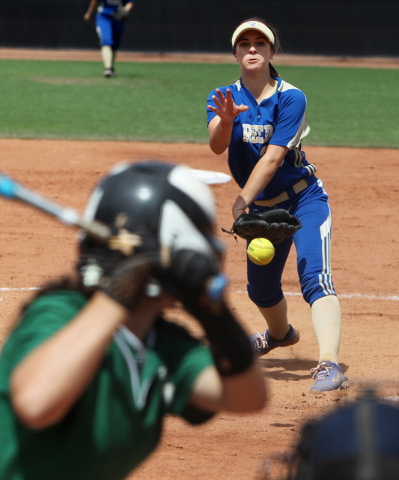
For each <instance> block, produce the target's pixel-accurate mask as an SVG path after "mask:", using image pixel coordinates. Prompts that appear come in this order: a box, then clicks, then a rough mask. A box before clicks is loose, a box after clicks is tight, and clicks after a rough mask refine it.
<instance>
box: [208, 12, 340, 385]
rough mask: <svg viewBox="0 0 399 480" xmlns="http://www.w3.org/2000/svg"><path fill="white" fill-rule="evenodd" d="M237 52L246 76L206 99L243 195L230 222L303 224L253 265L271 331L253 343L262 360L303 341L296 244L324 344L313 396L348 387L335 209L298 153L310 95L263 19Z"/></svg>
mask: <svg viewBox="0 0 399 480" xmlns="http://www.w3.org/2000/svg"><path fill="white" fill-rule="evenodd" d="M232 47H233V53H234V56H235V58H236V61H237V62H238V64H239V66H240V69H241V75H242V76H241V78H240V79H239V80H238V81H237V82H236V83H235V84H233V85H230V86H228V87H221V88H217V89H215V90H213V91H212V92H211V93H210V95H209V98H208V107H207V112H208V130H209V143H210V148H211V150H212V151H213V152H214V153H216V154H218V155H220V154H222V153H224V152H225V151H226V149H228V164H229V167H230V170H231V172H232V175H233V177H234V179H235V180H236V182H237V184H238V185H239V187H240V188H241V189H242V190H241V192H240V194H239V195H238V196H237V198H236V200H235V202H234V204H233V207H232V213H233V217H234V219H237V218H238V217H239V216H240V215H241V214H243V213H246V212H247V211H249V213H252V212H253V211H254V210H258V211H264V210H268V209H272V208H284V209H286V210H289V212H290V213H291V214H293V215H295V216H296V217H297V218H299V220H300V221H301V222H302V224H303V227H302V228H301V229H300V230H298V232H297V233H296V234H295V235H294V237H293V240H292V239H289V240H286V241H284V242H282V243H280V244H278V245H276V253H275V257H274V259H273V260H272V261H271V263H269V264H268V265H266V266H259V265H255V264H254V263H252V262H251V261H250V260H249V259H248V260H247V275H248V294H249V297H250V299H251V300H252V301H253V302H254V303H255V304H256V305H257V307H258V308H259V311H260V312H261V314H262V315H263V317H264V319H265V320H266V323H267V326H268V329H267V330H266V331H265V332H264V333H256V334H254V335H252V336H251V342H252V345H253V349H254V351H255V352H256V354H257V355H265V354H267V353H269V352H270V350H272V349H274V348H276V347H285V346H288V345H294V344H295V343H297V342H298V341H299V332H298V331H297V330H295V329H294V328H293V327H292V326H291V325H290V324H289V323H288V317H287V302H286V299H285V297H284V294H283V291H282V286H281V277H282V273H283V269H284V265H285V263H286V260H287V258H288V254H289V252H290V249H291V245H292V241H294V243H295V247H296V251H297V267H298V275H299V279H300V282H301V288H302V294H303V297H304V299H305V300H306V302H308V303H309V304H310V305H311V312H312V320H313V327H314V331H315V334H316V338H317V341H318V344H319V360H318V365H317V366H316V367H315V368H314V369H312V370H311V372H312V374H313V378H314V379H315V382H314V384H313V385H312V387H311V391H312V392H320V391H329V390H337V389H340V388H346V387H347V386H348V383H347V381H346V378H345V376H344V375H343V373H342V370H341V368H340V367H339V365H338V349H339V344H340V336H341V310H340V305H339V301H338V298H337V295H336V293H335V290H334V287H333V282H332V276H331V262H330V247H331V212H330V206H329V202H328V196H327V192H326V191H325V190H324V188H323V184H322V181H321V180H320V179H318V178H317V177H316V176H315V172H316V168H315V166H314V165H312V164H309V163H308V161H307V160H306V157H305V153H304V152H303V151H302V150H301V141H302V139H303V138H304V137H305V136H306V135H307V134H308V132H309V126H308V124H307V121H306V116H305V110H306V97H305V95H304V94H303V93H302V92H301V91H300V90H299V89H297V88H295V87H294V86H292V85H290V84H289V83H287V82H286V81H284V80H282V79H281V78H280V77H279V74H278V72H277V71H276V69H275V68H274V67H273V65H272V64H271V63H270V61H271V60H273V56H274V54H275V52H276V51H277V49H278V47H279V40H278V38H277V35H276V32H275V30H274V29H273V28H272V27H271V26H270V25H267V24H266V23H265V22H264V21H263V20H261V19H258V18H253V19H249V20H246V21H244V22H243V23H242V24H241V25H239V26H238V27H237V29H236V30H235V31H234V33H233V37H232ZM247 213H248V212H247Z"/></svg>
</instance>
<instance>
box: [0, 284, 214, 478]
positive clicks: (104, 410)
mask: <svg viewBox="0 0 399 480" xmlns="http://www.w3.org/2000/svg"><path fill="white" fill-rule="evenodd" d="M86 302H87V299H86V297H84V296H83V295H82V294H81V293H79V292H76V291H68V290H59V291H54V292H51V293H48V294H45V295H42V296H40V297H38V298H37V299H36V300H35V301H34V302H33V303H32V304H31V305H30V306H29V307H28V308H27V310H26V311H25V312H24V314H23V317H22V320H21V322H20V323H19V325H18V326H17V327H16V329H15V330H14V331H13V332H12V334H11V335H10V337H9V338H8V340H7V342H6V343H5V345H4V348H3V351H2V353H1V356H0V480H54V479H57V480H64V479H65V480H72V479H73V480H108V479H109V480H118V479H123V478H125V477H126V476H127V475H128V474H129V472H130V471H131V470H133V469H134V468H135V467H136V466H137V465H138V464H139V463H140V462H141V461H143V460H144V459H145V458H146V457H147V456H148V455H149V454H150V453H151V452H152V451H153V450H154V449H155V448H156V445H157V443H158V441H159V438H160V435H161V431H162V419H163V417H164V416H165V415H166V414H175V415H180V416H182V417H183V418H185V419H186V420H187V421H189V422H190V423H193V424H195V423H202V422H204V421H206V420H208V419H209V418H210V417H211V416H212V414H211V413H209V412H201V411H199V410H196V409H192V408H189V406H188V399H189V396H190V393H191V389H192V386H193V382H194V381H195V379H196V378H197V376H198V375H199V374H200V372H201V371H203V370H204V369H205V368H206V367H208V366H209V365H211V364H212V363H213V361H212V356H211V353H210V351H209V349H208V348H207V347H206V346H205V345H203V344H202V343H201V342H200V341H198V340H196V339H194V338H193V337H191V336H190V335H189V334H188V332H187V331H186V330H185V329H183V328H182V327H179V326H177V325H175V324H173V323H171V322H167V321H165V320H163V319H162V318H159V319H158V320H157V321H156V323H155V325H154V327H153V328H152V330H151V331H150V333H149V335H148V336H147V338H146V340H145V342H144V344H143V343H142V342H141V341H140V340H139V339H138V338H137V337H136V336H135V335H133V334H132V332H130V331H129V330H128V329H127V328H126V327H124V326H122V327H121V328H119V329H118V331H117V332H116V333H115V335H114V339H113V341H112V342H111V344H110V345H109V347H108V350H107V353H106V356H105V358H104V360H103V362H102V364H101V367H100V369H99V371H98V372H97V374H96V375H95V377H94V379H93V380H92V381H91V383H90V384H89V386H88V387H87V389H86V391H85V392H84V394H83V395H82V397H81V398H80V399H79V400H78V402H77V403H76V404H75V405H74V406H73V407H72V409H71V410H70V411H69V413H68V414H67V415H66V417H65V418H64V419H62V420H61V421H60V422H59V423H58V424H56V425H54V426H51V427H49V428H44V429H41V430H32V429H29V428H27V427H26V426H24V425H23V424H22V423H21V422H19V421H18V419H17V418H16V417H15V414H14V412H13V409H12V406H11V402H10V390H9V379H10V374H11V372H12V370H13V368H14V367H15V366H16V365H17V364H18V362H20V361H21V359H22V358H23V357H24V356H25V355H26V354H27V353H28V352H29V351H31V350H32V349H33V348H35V347H36V346H37V345H38V344H40V343H41V342H43V341H44V340H46V339H47V338H48V337H50V336H51V335H53V334H54V333H55V332H57V331H58V330H59V329H61V328H62V327H63V326H64V325H65V324H67V323H68V322H69V321H70V320H71V319H72V318H74V317H75V316H76V315H77V313H78V312H79V311H80V309H81V308H82V307H83V306H84V305H85V303H86Z"/></svg>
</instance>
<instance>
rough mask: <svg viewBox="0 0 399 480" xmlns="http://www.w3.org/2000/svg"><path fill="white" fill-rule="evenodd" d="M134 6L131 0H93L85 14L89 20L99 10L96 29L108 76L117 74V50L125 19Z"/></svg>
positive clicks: (86, 19) (85, 18) (105, 72)
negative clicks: (115, 66)
mask: <svg viewBox="0 0 399 480" xmlns="http://www.w3.org/2000/svg"><path fill="white" fill-rule="evenodd" d="M132 8H133V2H132V1H131V0H91V2H90V4H89V8H88V10H87V12H86V13H85V15H84V20H85V21H86V22H88V21H89V20H90V19H91V17H92V15H93V12H94V10H97V15H96V31H97V34H98V38H99V40H100V45H101V56H102V59H103V64H104V76H105V77H106V78H110V77H114V76H115V75H116V73H115V68H114V65H115V59H116V52H117V50H118V49H119V47H120V44H121V41H122V37H123V32H124V30H125V20H126V19H127V18H128V16H129V13H130V11H131V9H132Z"/></svg>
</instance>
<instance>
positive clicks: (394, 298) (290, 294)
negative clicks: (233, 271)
mask: <svg viewBox="0 0 399 480" xmlns="http://www.w3.org/2000/svg"><path fill="white" fill-rule="evenodd" d="M231 293H247V291H246V290H235V291H234V292H231ZM284 295H286V296H287V297H302V293H295V292H284ZM338 298H367V299H370V300H390V301H393V302H399V296H397V295H388V296H385V297H383V296H377V295H364V294H363V293H343V294H341V295H338Z"/></svg>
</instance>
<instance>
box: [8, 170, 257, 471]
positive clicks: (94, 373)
mask: <svg viewBox="0 0 399 480" xmlns="http://www.w3.org/2000/svg"><path fill="white" fill-rule="evenodd" d="M85 219H86V220H87V221H88V222H91V221H92V220H97V221H99V222H102V223H103V224H105V225H107V226H108V227H109V228H110V229H112V232H113V237H111V239H110V240H109V242H108V243H104V242H103V241H99V240H98V239H96V238H92V237H89V236H88V235H87V234H83V233H82V235H81V236H80V241H79V251H80V255H79V261H78V264H77V277H76V278H71V279H65V280H64V281H63V282H61V283H59V282H56V283H54V284H52V285H49V286H47V287H46V288H44V289H43V290H41V291H40V293H39V295H38V296H37V297H36V298H35V299H34V300H33V301H31V302H30V303H29V304H28V305H26V307H25V309H24V310H23V312H22V314H21V316H20V318H19V321H18V324H17V325H16V326H15V328H14V329H13V331H12V332H11V333H10V335H9V337H8V339H7V341H6V343H5V345H4V348H3V350H2V353H1V356H0V446H1V448H0V478H1V479H3V480H55V479H58V480H72V479H73V480H100V479H101V480H122V479H124V478H126V476H127V475H128V474H129V472H131V471H132V470H133V469H134V468H135V467H137V465H139V464H140V463H141V462H142V461H143V460H144V459H146V458H147V457H148V456H149V455H150V454H151V452H153V451H154V450H155V448H156V446H157V444H158V442H159V439H160V436H161V433H162V426H163V419H164V417H165V416H166V415H178V416H180V417H182V418H183V419H185V420H186V421H187V422H189V423H191V424H193V425H196V424H201V423H203V422H205V421H207V420H209V419H210V418H211V417H212V416H213V415H214V413H215V412H217V411H219V410H225V411H230V412H249V411H256V410H259V409H262V408H263V406H264V404H265V401H266V387H265V379H264V376H263V373H262V371H261V369H260V368H259V365H258V362H257V360H256V359H255V358H254V355H253V352H252V349H251V346H250V343H249V340H248V337H247V335H246V334H245V332H244V331H243V329H242V328H241V327H240V325H239V324H238V322H237V321H236V319H235V318H234V316H233V314H232V313H231V311H230V309H229V308H228V306H227V304H226V303H225V301H224V300H223V295H222V294H223V288H215V287H213V288H211V286H212V285H217V284H219V285H222V286H223V282H220V280H222V279H223V276H222V275H221V273H220V268H221V260H222V257H223V248H222V246H221V244H220V242H218V241H217V238H216V237H215V236H214V234H213V231H214V225H215V210H214V199H213V196H212V192H211V191H210V189H209V187H207V185H205V183H203V182H201V181H200V180H197V179H195V178H194V177H193V176H192V175H191V174H189V173H188V169H187V168H185V167H183V166H181V165H180V166H175V165H172V164H163V163H157V162H148V161H146V162H141V163H138V164H123V165H119V166H117V167H116V168H115V169H113V170H112V171H111V172H110V174H109V175H107V176H106V177H105V178H103V179H102V181H101V182H100V183H99V184H98V185H97V186H96V188H95V189H94V191H93V194H92V195H91V197H90V200H89V202H88V205H87V209H86V214H85ZM176 300H179V301H180V302H181V304H182V305H183V306H184V308H185V309H186V310H187V311H188V312H189V313H190V314H191V315H192V316H193V317H194V318H195V319H197V321H198V322H199V323H200V325H201V326H202V327H203V329H204V331H205V332H206V335H207V339H208V342H209V343H207V344H205V343H204V342H202V341H201V340H200V339H198V338H194V337H193V336H191V335H190V334H189V333H188V332H187V330H186V329H184V328H183V327H181V326H178V325H176V324H175V323H173V322H171V321H168V320H166V319H165V314H164V313H163V310H164V309H166V308H167V307H168V308H170V307H172V306H173V305H174V303H175V302H176ZM171 315H172V316H173V314H171Z"/></svg>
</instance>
